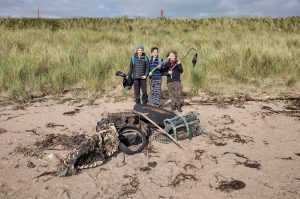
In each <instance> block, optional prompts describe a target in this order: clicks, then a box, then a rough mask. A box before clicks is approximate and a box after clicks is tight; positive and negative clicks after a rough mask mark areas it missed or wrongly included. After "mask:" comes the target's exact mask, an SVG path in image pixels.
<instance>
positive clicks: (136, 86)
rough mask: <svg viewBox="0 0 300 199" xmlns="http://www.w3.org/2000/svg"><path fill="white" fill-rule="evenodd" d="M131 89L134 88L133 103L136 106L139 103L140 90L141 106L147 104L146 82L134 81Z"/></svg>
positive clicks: (141, 80) (143, 80)
mask: <svg viewBox="0 0 300 199" xmlns="http://www.w3.org/2000/svg"><path fill="white" fill-rule="evenodd" d="M133 87H134V97H135V102H136V103H137V104H140V103H141V93H140V90H142V102H143V104H147V103H148V95H147V81H146V80H145V79H134V80H133Z"/></svg>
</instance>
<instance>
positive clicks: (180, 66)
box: [176, 64, 183, 73]
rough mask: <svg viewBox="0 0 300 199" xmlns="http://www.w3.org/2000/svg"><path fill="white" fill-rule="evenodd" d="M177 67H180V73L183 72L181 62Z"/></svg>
mask: <svg viewBox="0 0 300 199" xmlns="http://www.w3.org/2000/svg"><path fill="white" fill-rule="evenodd" d="M176 67H177V68H178V71H179V72H180V73H183V67H182V65H181V64H178V65H177V66H176Z"/></svg>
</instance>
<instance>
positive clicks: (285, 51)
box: [0, 17, 300, 100]
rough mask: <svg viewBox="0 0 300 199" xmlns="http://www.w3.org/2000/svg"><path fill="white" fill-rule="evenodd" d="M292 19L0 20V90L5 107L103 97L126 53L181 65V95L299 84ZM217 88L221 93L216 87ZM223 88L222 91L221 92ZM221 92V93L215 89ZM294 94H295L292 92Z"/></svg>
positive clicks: (297, 23)
mask: <svg viewBox="0 0 300 199" xmlns="http://www.w3.org/2000/svg"><path fill="white" fill-rule="evenodd" d="M299 33H300V17H290V18H281V19H271V18H237V19H234V18H211V19H165V18H162V19H160V18H159V19H143V18H136V19H127V18H112V19H105V18H103V19H91V18H74V19H13V18H2V19H0V89H1V92H3V93H6V95H7V96H9V98H10V99H13V100H31V99H32V98H34V97H38V96H42V95H44V94H55V95H56V94H61V93H64V92H65V91H66V90H72V89H77V88H79V87H80V88H81V89H82V90H84V91H88V92H91V93H98V94H99V95H101V94H105V93H110V92H111V91H114V90H115V89H116V87H117V86H118V85H119V84H120V83H121V79H120V78H119V77H116V76H115V75H114V73H115V72H116V71H117V70H122V71H124V72H127V71H128V67H129V60H130V56H131V55H132V54H133V51H134V46H135V45H136V44H138V43H143V44H144V46H145V48H146V53H147V54H148V55H149V53H150V48H151V47H152V46H158V47H159V48H160V56H161V57H165V54H166V52H167V51H168V50H170V49H175V50H177V51H178V53H179V56H180V57H183V56H184V55H185V54H186V52H187V51H188V50H189V49H190V48H191V47H193V48H196V49H198V56H199V62H198V63H197V65H196V67H195V68H192V64H191V58H192V55H190V56H188V57H187V58H186V59H184V60H182V63H183V66H184V74H183V77H182V81H183V85H184V89H185V90H186V91H188V92H191V93H194V94H197V91H198V90H199V89H201V90H204V91H208V92H212V93H223V92H225V91H226V86H225V87H224V86H223V85H224V84H225V85H228V87H231V86H233V85H236V84H239V85H249V84H253V82H255V83H256V84H258V85H259V83H260V82H263V80H264V79H271V80H272V81H274V82H276V81H279V80H280V81H283V82H284V86H285V88H284V89H287V90H289V89H290V88H293V90H295V88H294V87H295V86H297V85H298V83H299V80H300V34H299ZM219 85H222V86H219ZM228 87H227V88H228ZM221 88H222V89H221ZM296 91H299V88H296Z"/></svg>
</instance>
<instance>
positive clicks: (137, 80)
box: [127, 44, 149, 104]
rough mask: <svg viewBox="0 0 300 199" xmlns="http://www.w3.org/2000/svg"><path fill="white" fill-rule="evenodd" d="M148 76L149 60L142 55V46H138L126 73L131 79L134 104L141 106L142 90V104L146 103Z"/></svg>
mask: <svg viewBox="0 0 300 199" xmlns="http://www.w3.org/2000/svg"><path fill="white" fill-rule="evenodd" d="M148 74H149V59H148V57H147V56H146V54H145V53H144V46H143V45H141V44H139V45H137V46H136V48H135V53H134V55H132V57H131V59H130V69H129V71H128V73H127V78H129V77H132V79H133V87H134V96H135V103H136V104H141V99H140V98H141V94H140V90H142V103H143V104H147V103H148V95H147V81H146V79H147V76H148Z"/></svg>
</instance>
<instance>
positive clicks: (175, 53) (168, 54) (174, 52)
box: [166, 50, 178, 60]
mask: <svg viewBox="0 0 300 199" xmlns="http://www.w3.org/2000/svg"><path fill="white" fill-rule="evenodd" d="M171 53H173V54H174V55H175V59H176V60H177V56H178V55H177V52H176V51H175V50H170V51H169V52H168V53H167V55H166V57H169V56H170V54H171Z"/></svg>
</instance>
